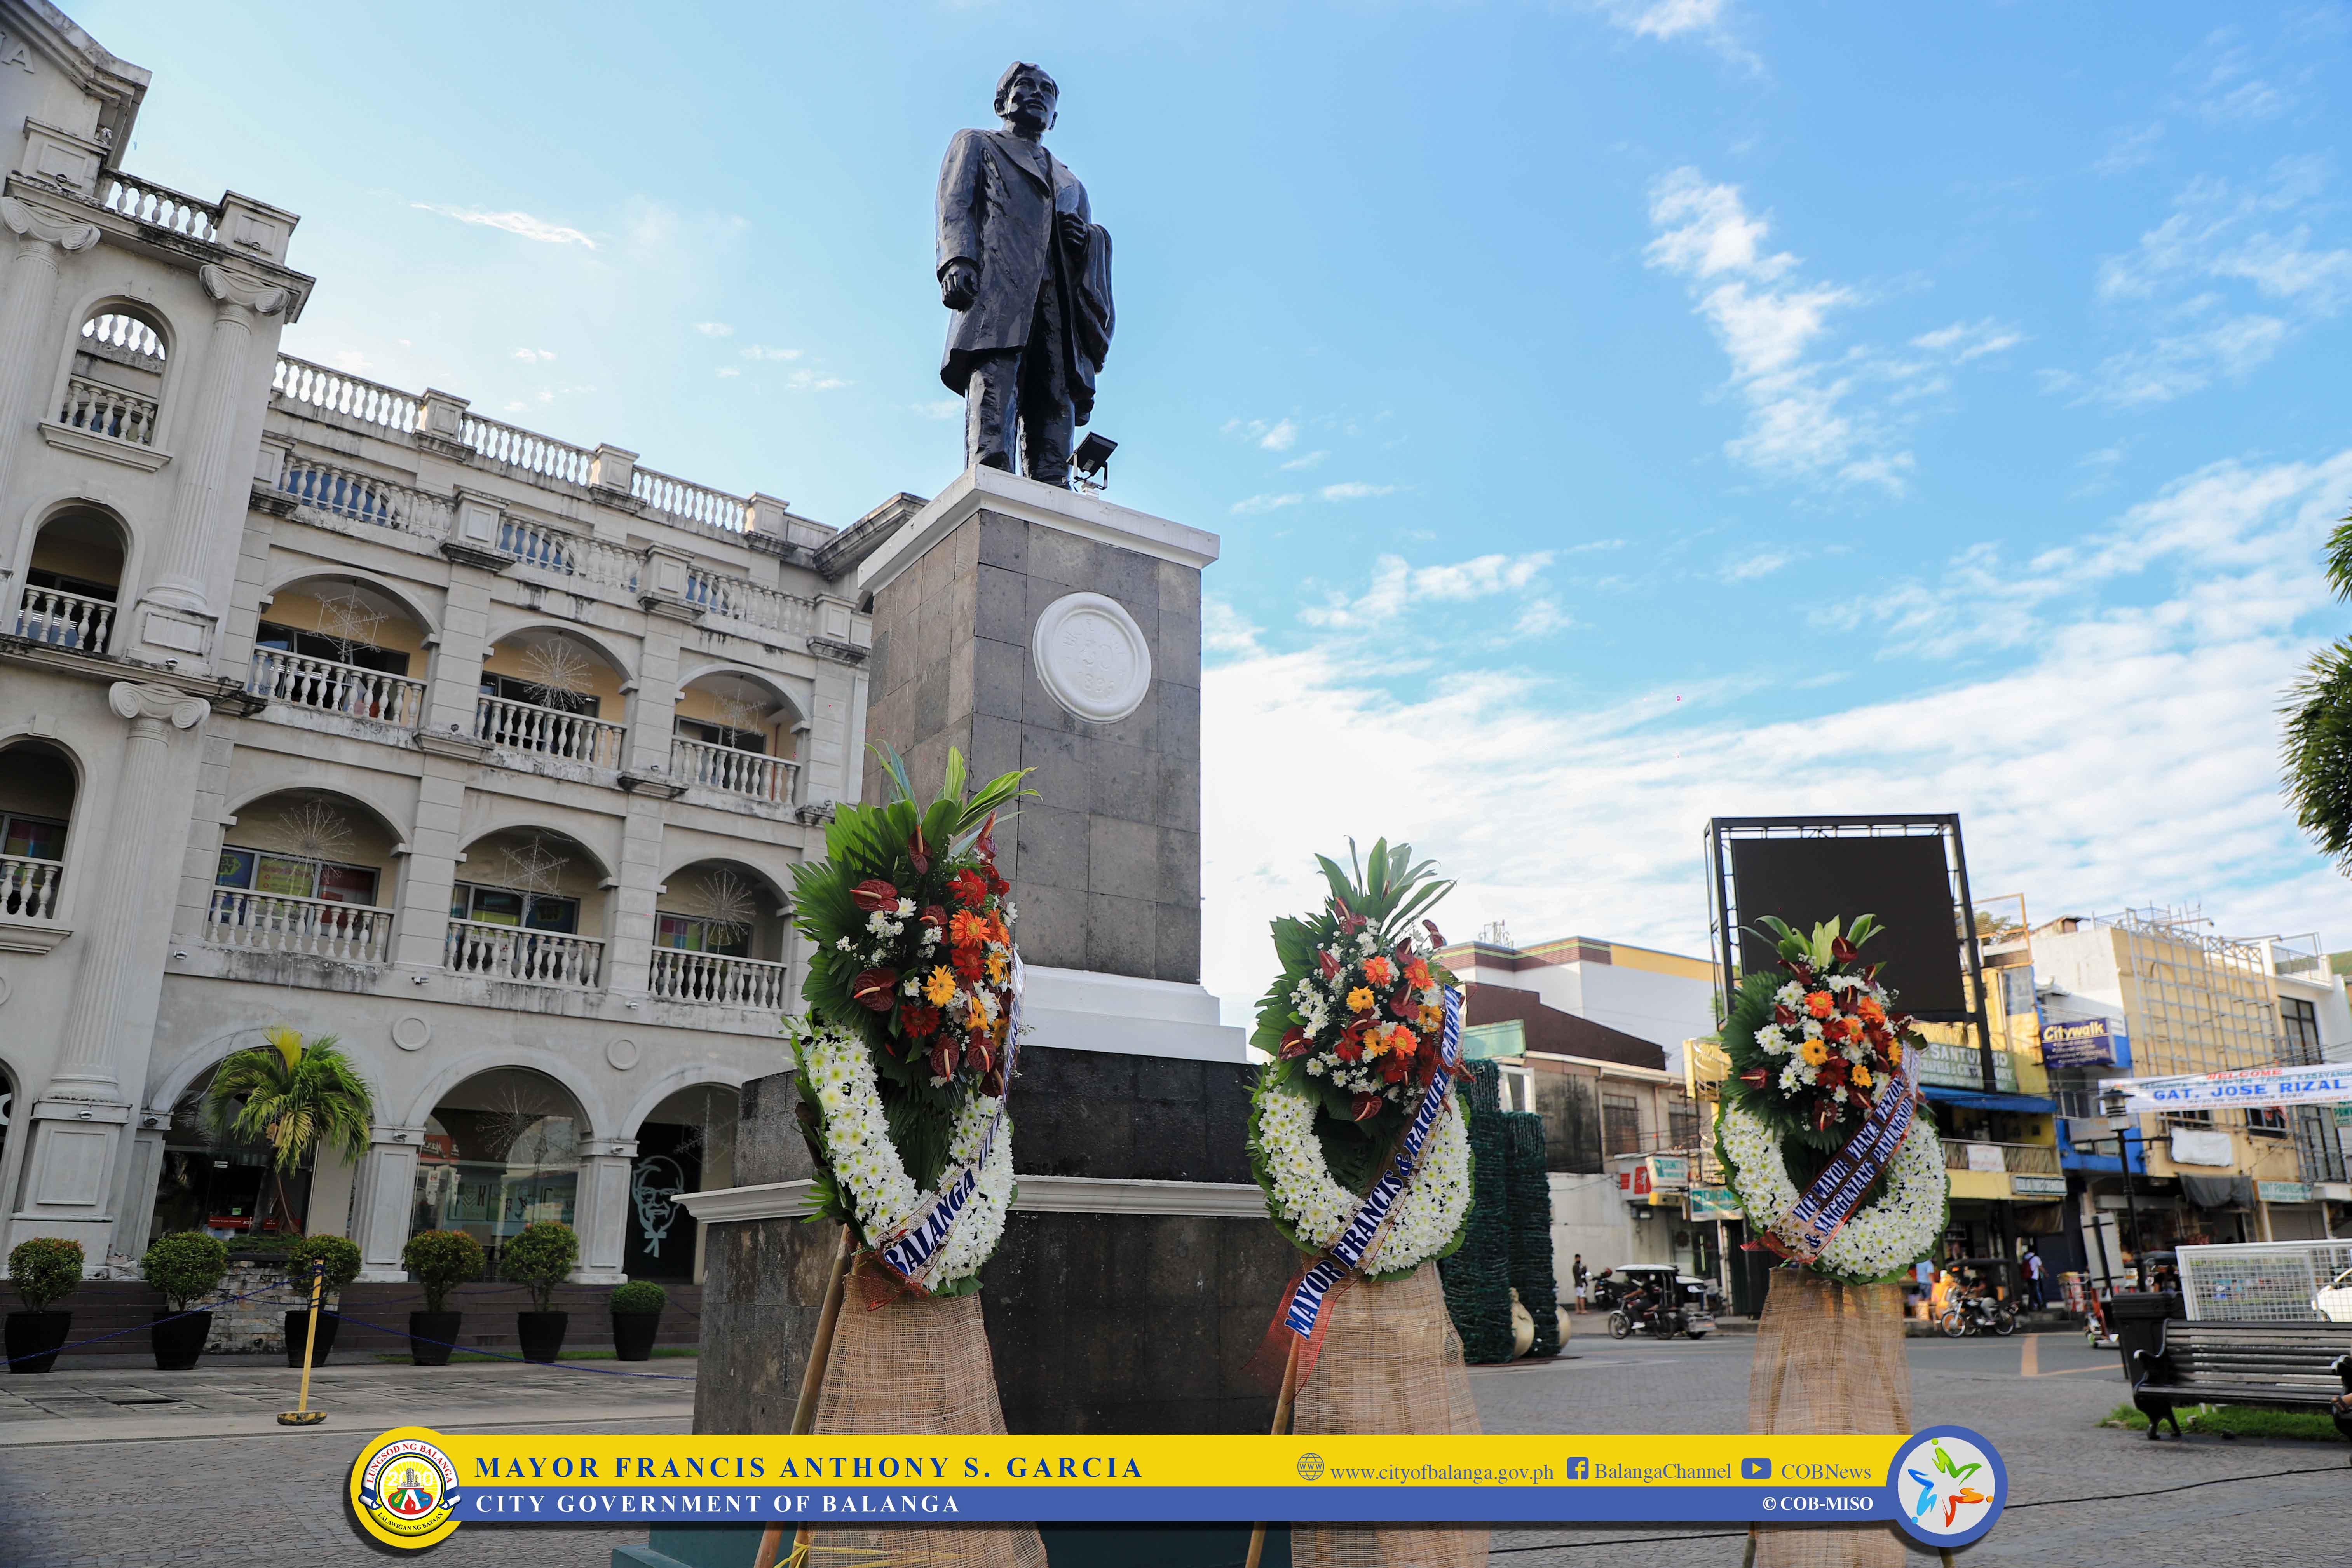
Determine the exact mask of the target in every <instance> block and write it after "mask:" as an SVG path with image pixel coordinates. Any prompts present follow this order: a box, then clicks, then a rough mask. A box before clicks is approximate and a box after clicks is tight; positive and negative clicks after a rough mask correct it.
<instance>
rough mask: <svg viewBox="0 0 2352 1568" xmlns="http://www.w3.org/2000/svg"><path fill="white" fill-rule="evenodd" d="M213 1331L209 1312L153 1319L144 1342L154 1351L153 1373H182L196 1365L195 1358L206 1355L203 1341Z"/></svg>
mask: <svg viewBox="0 0 2352 1568" xmlns="http://www.w3.org/2000/svg"><path fill="white" fill-rule="evenodd" d="M212 1331H213V1315H212V1314H211V1313H210V1312H187V1313H184V1314H182V1315H181V1316H179V1317H176V1318H158V1319H156V1320H155V1321H153V1322H152V1323H151V1324H149V1325H148V1328H147V1342H148V1343H149V1344H150V1345H151V1346H152V1347H153V1348H154V1352H155V1370H156V1371H158V1372H185V1371H187V1370H188V1368H190V1367H192V1366H194V1365H195V1364H196V1361H197V1358H199V1357H201V1356H202V1355H203V1354H204V1353H205V1341H206V1340H207V1339H209V1338H211V1337H212Z"/></svg>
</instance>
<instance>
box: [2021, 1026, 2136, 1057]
mask: <svg viewBox="0 0 2352 1568" xmlns="http://www.w3.org/2000/svg"><path fill="white" fill-rule="evenodd" d="M2042 1066H2043V1067H2053V1068H2127V1067H2129V1066H2131V1037H2130V1036H2128V1035H2126V1033H2124V1026H2122V1025H2121V1024H2119V1023H2117V1022H2116V1020H2115V1019H2113V1018H2053V1019H2051V1020H2050V1022H2048V1023H2046V1024H2044V1025H2042Z"/></svg>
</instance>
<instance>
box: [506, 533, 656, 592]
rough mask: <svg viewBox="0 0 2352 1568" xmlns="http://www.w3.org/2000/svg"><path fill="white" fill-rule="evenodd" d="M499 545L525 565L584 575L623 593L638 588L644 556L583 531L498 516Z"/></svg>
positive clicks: (564, 573)
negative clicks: (565, 529) (638, 577)
mask: <svg viewBox="0 0 2352 1568" xmlns="http://www.w3.org/2000/svg"><path fill="white" fill-rule="evenodd" d="M499 549H500V550H502V551H504V552H506V553H507V554H509V555H511V556H513V557H514V558H515V559H516V560H517V561H520V563H522V564H524V565H525V566H536V567H538V568H539V569H540V570H541V571H542V572H552V573H554V574H556V575H558V576H560V577H580V578H584V579H585V580H586V581H588V582H591V583H596V584H603V585H604V586H605V587H607V588H618V589H619V590H621V591H622V592H623V593H625V594H634V593H635V592H636V591H637V568H638V567H639V565H640V564H641V563H643V560H644V558H643V557H642V556H640V555H638V554H637V553H636V552H634V551H629V550H624V549H622V548H621V547H620V546H619V545H617V544H607V543H605V542H604V541H603V540H601V539H591V538H589V537H588V536H587V535H586V534H584V533H566V532H565V531H563V530H562V529H560V528H547V527H544V526H542V525H541V524H539V523H536V522H525V521H522V520H520V518H511V517H509V518H501V519H499Z"/></svg>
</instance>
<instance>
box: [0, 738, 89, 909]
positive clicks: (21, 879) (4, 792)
mask: <svg viewBox="0 0 2352 1568" xmlns="http://www.w3.org/2000/svg"><path fill="white" fill-rule="evenodd" d="M73 807H74V771H73V764H72V763H69V762H68V761H67V760H66V754H65V753H64V752H61V751H59V750H58V748H57V747H55V746H53V745H51V744H49V743H48V742H47V741H36V740H19V741H16V742H12V743H10V744H9V745H7V746H5V747H0V920H9V921H34V922H46V921H54V920H56V919H57V913H58V889H59V888H60V886H61V885H62V884H63V882H64V880H65V870H66V868H65V858H66V830H67V828H68V826H70V825H71V823H72V821H73Z"/></svg>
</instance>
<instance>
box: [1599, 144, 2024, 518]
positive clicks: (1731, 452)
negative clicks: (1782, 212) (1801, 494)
mask: <svg viewBox="0 0 2352 1568" xmlns="http://www.w3.org/2000/svg"><path fill="white" fill-rule="evenodd" d="M1650 221H1651V223H1652V225H1653V226H1654V227H1655V228H1656V229H1657V231H1658V233H1657V236H1656V237H1655V238H1654V239H1653V240H1651V242H1650V245H1649V247H1648V249H1647V250H1646V251H1645V252H1644V255H1645V258H1646V259H1647V261H1648V263H1649V265H1650V266H1652V267H1655V268H1662V269H1664V270H1665V271H1668V272H1672V273H1675V274H1678V275H1680V276H1681V277H1682V278H1683V279H1685V280H1686V281H1687V282H1688V284H1689V286H1690V289H1691V293H1692V296H1693V297H1694V298H1695V299H1696V300H1697V306H1696V310H1697V313H1698V314H1699V316H1701V317H1702V318H1703V319H1704V320H1705V321H1706V322H1707V324H1708V325H1709V326H1710V327H1712V328H1713V329H1714V331H1715V335H1716V340H1717V342H1719V343H1720V344H1721V345H1722V347H1723V352H1724V353H1725V355H1726V357H1727V358H1728V359H1729V361H1730V362H1731V384H1732V385H1733V387H1735V388H1736V389H1737V390H1738V393H1739V394H1740V396H1741V397H1742V399H1743V400H1744V401H1745V402H1746V404H1747V405H1748V418H1747V423H1746V427H1745V428H1744V429H1743V430H1742V431H1741V433H1740V434H1739V435H1738V436H1737V437H1734V438H1732V439H1731V440H1730V441H1727V443H1725V446H1724V451H1725V452H1726V453H1727V455H1728V456H1729V457H1730V458H1732V460H1733V461H1735V462H1738V463H1740V464H1742V465H1744V466H1746V467H1748V468H1754V469H1755V470H1757V471H1758V472H1759V473H1762V474H1766V475H1768V476H1770V477H1772V478H1776V479H1792V480H1798V481H1802V482H1809V483H1815V484H1824V485H1830V486H1859V487H1865V488H1874V489H1882V490H1885V491H1886V492H1887V493H1888V494H1891V495H1901V494H1902V493H1903V492H1904V490H1905V489H1906V486H1907V483H1908V476H1909V474H1910V470H1911V468H1912V466H1913V459H1912V457H1911V454H1910V453H1909V452H1908V451H1906V450H1905V449H1903V447H1902V446H1901V444H1900V439H1899V421H1898V420H1897V419H1896V418H1895V416H1894V415H1893V413H1892V408H1893V405H1894V404H1895V402H1896V401H1904V402H1908V401H1913V400H1916V398H1917V397H1919V396H1921V395H1925V394H1926V393H1927V392H1932V391H1941V390H1943V385H1944V384H1943V383H1942V382H1941V381H1940V380H1936V381H1931V382H1928V383H1927V384H1913V385H1911V386H1910V387H1908V388H1907V389H1905V388H1898V389H1897V390H1898V392H1899V394H1900V396H1899V398H1897V397H1890V398H1889V399H1888V401H1887V403H1886V404H1885V405H1880V404H1878V403H1874V401H1872V399H1871V398H1870V396H1869V395H1868V393H1867V391H1866V388H1867V386H1868V385H1869V384H1874V383H1877V382H1882V381H1894V382H1898V383H1900V382H1904V381H1906V380H1911V381H1915V383H1916V374H1917V372H1918V371H1919V369H1920V367H1919V366H1917V365H1916V364H1913V363H1907V362H1902V361H1897V360H1893V359H1889V358H1887V357H1885V356H1883V355H1878V354H1874V353H1869V352H1867V351H1852V352H1849V353H1845V354H1843V355H1838V356H1835V357H1820V356H1818V355H1817V353H1816V351H1817V349H1818V348H1819V346H1820V341H1821V340H1822V337H1823V336H1824V334H1825V333H1826V332H1827V331H1829V326H1830V321H1831V317H1832V314H1833V313H1834V312H1837V311H1840V310H1846V309H1848V308H1850V307H1852V306H1854V305H1856V304H1858V303H1859V302H1860V297H1859V296H1858V295H1857V294H1856V293H1855V291H1854V290H1853V289H1848V288H1845V287H1844V286H1843V285H1840V284H1834V283H1812V282H1806V281H1804V280H1802V279H1800V278H1799V277H1798V276H1797V267H1798V261H1797V258H1795V257H1793V256H1791V255H1790V254H1788V253H1787V252H1785V251H1772V250H1769V249H1768V248H1767V247H1766V244H1765V241H1766V239H1767V237H1769V234H1770V229H1771V226H1770V225H1769V223H1768V222H1767V221H1766V220H1765V219H1764V218H1761V217H1759V216H1756V215H1754V214H1752V213H1750V212H1749V211H1748V207H1747V204H1746V203H1745V202H1744V201H1743V200H1742V199H1741V197H1740V194H1739V190H1738V187H1737V186H1734V185H1721V184H1708V183H1707V182H1706V180H1705V179H1703V178H1702V177H1701V176H1700V174H1699V173H1698V171H1697V170H1696V169H1691V168H1682V169H1676V170H1675V171H1673V172H1672V173H1670V174H1666V175H1665V176H1664V177H1663V178H1661V179H1660V180H1659V181H1658V182H1657V183H1656V184H1654V185H1653V186H1652V187H1651V189H1650ZM1990 326H1991V323H1990V322H1987V323H1984V324H1983V327H1984V328H1985V329H1990ZM1952 330H1953V329H1946V331H1952ZM1975 331H1979V329H1972V328H1961V329H1958V332H1959V333H1960V334H1961V335H1966V334H1968V333H1971V332H1975ZM1928 336H1929V337H1931V338H1933V337H1936V336H1937V334H1935V333H1930V334H1928ZM1952 341H1953V342H1958V341H1959V337H1958V336H1956V337H1955V338H1954V339H1953V340H1952ZM1923 346H1924V345H1923ZM2004 346H2005V345H2004ZM1984 352H1987V353H1990V352H1992V351H1991V350H1990V349H1987V350H1986V351H1984Z"/></svg>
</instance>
